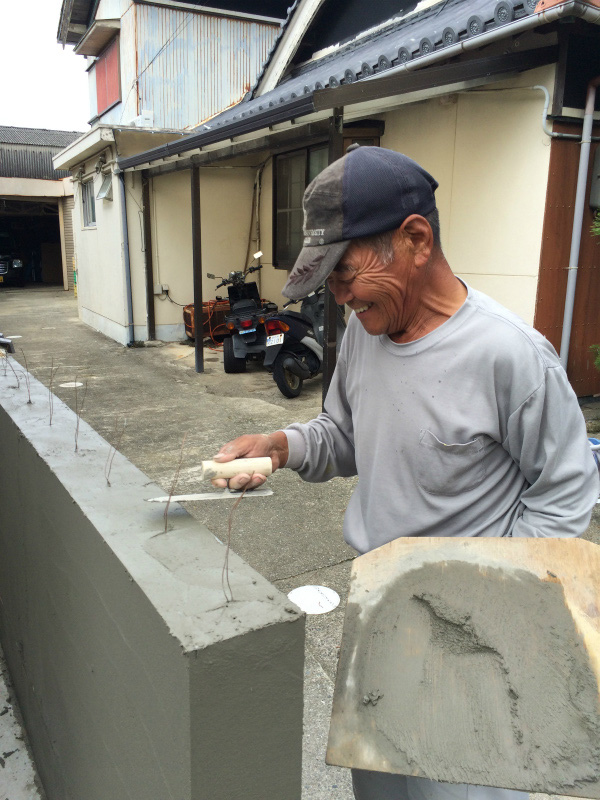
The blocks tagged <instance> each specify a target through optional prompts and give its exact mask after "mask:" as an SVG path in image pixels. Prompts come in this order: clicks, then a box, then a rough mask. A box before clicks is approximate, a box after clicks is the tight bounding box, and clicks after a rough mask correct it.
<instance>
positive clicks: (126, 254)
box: [119, 172, 134, 347]
mask: <svg viewBox="0 0 600 800" xmlns="http://www.w3.org/2000/svg"><path fill="white" fill-rule="evenodd" d="M119 195H120V200H121V232H122V235H123V257H124V260H125V298H126V300H127V347H131V345H132V344H133V342H134V332H133V296H132V292H131V264H130V261H129V227H128V225H127V199H126V195H125V173H124V172H119Z"/></svg>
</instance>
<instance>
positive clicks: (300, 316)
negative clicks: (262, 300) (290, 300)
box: [285, 309, 312, 326]
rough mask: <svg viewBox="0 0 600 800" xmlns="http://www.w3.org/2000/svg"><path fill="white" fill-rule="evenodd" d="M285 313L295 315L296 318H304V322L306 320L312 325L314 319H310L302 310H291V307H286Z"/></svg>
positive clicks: (290, 315)
mask: <svg viewBox="0 0 600 800" xmlns="http://www.w3.org/2000/svg"><path fill="white" fill-rule="evenodd" d="M285 313H286V315H287V316H289V317H295V318H296V319H300V320H302V322H306V324H307V325H311V326H312V320H310V319H309V318H308V317H307V316H306V314H302V313H301V312H300V311H290V310H289V309H286V312H285Z"/></svg>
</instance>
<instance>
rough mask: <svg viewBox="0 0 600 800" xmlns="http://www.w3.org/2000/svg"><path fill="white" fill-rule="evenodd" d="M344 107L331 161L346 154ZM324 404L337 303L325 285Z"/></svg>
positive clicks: (332, 130) (332, 135) (336, 114)
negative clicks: (343, 131)
mask: <svg viewBox="0 0 600 800" xmlns="http://www.w3.org/2000/svg"><path fill="white" fill-rule="evenodd" d="M343 113H344V109H343V108H335V109H334V110H333V116H332V117H330V118H329V163H330V164H332V163H333V162H334V161H337V159H338V158H341V157H342V156H343V155H344V137H343V133H342V128H343V124H344V116H343ZM323 334H324V336H323V405H325V397H326V396H327V391H328V389H329V384H330V383H331V378H332V377H333V371H334V369H335V362H336V340H337V305H336V302H335V298H334V296H333V294H332V293H331V292H330V291H329V287H328V286H326V287H325V323H324V331H323Z"/></svg>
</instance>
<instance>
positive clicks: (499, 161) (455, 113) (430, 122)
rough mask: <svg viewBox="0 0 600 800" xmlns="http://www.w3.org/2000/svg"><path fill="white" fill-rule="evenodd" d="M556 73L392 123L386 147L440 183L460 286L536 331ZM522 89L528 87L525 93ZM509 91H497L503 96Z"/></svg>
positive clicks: (528, 76) (409, 109)
mask: <svg viewBox="0 0 600 800" xmlns="http://www.w3.org/2000/svg"><path fill="white" fill-rule="evenodd" d="M540 83H541V84H544V85H545V86H547V87H548V89H549V90H550V92H552V89H553V84H554V67H553V66H548V67H543V68H540V69H537V70H532V71H530V72H527V73H523V74H522V75H520V76H519V77H518V78H516V79H513V80H511V81H507V82H504V83H502V84H494V85H493V87H490V89H492V91H490V90H489V89H488V90H485V91H483V92H478V93H475V92H470V93H463V94H457V95H452V96H450V97H448V98H443V99H432V100H429V101H425V102H422V103H418V104H415V105H412V106H410V105H409V106H403V107H402V109H400V110H398V111H395V112H390V113H388V114H386V117H385V120H386V131H385V135H384V136H383V137H382V141H381V144H382V145H383V146H384V147H389V148H391V149H393V150H399V151H401V152H404V153H406V154H407V155H409V156H411V157H412V158H414V159H416V160H417V161H419V162H420V163H421V164H422V165H423V166H424V167H425V168H426V169H428V170H429V171H430V172H431V173H432V174H433V175H434V177H435V178H436V179H437V180H438V181H439V183H440V187H439V189H438V191H437V199H438V206H439V209H440V218H441V225H442V244H443V247H444V250H445V253H446V256H447V258H448V260H449V262H450V264H451V266H452V268H453V269H454V271H455V272H456V274H457V275H459V276H460V277H461V278H463V279H464V280H465V281H467V283H469V284H471V285H472V286H473V287H475V288H477V289H480V290H481V291H484V292H486V293H488V294H490V295H491V296H492V297H494V298H495V299H496V300H498V301H499V302H501V303H502V304H503V305H505V306H507V307H508V308H510V309H511V310H513V311H515V312H516V313H518V314H519V315H520V316H521V317H523V318H524V319H525V320H526V321H527V322H529V323H532V322H533V316H534V311H535V296H536V287H537V276H538V268H539V257H540V246H541V236H542V223H543V216H544V206H545V197H546V185H547V180H548V165H549V159H550V139H549V138H548V137H547V136H546V135H545V134H544V133H543V131H542V128H541V115H542V110H543V105H544V102H543V95H542V93H541V92H540V91H532V90H531V89H529V88H525V87H529V86H532V85H535V84H540ZM518 87H523V88H518ZM501 88H504V89H507V91H496V90H497V89H501Z"/></svg>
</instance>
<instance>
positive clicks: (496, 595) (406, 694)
mask: <svg viewBox="0 0 600 800" xmlns="http://www.w3.org/2000/svg"><path fill="white" fill-rule="evenodd" d="M344 639H345V641H349V642H355V643H356V644H355V647H353V648H349V652H346V653H345V654H343V656H342V660H341V662H340V672H339V675H338V686H345V690H344V691H343V692H342V694H341V697H340V702H339V706H338V707H339V708H340V709H341V713H342V716H341V717H340V719H339V720H338V723H337V724H338V725H339V728H343V729H344V732H345V733H346V734H347V735H348V738H351V737H352V735H353V734H358V736H357V738H356V739H355V740H354V741H355V745H354V752H353V753H352V756H351V758H350V761H351V762H352V763H353V765H354V766H357V767H363V768H367V769H369V768H371V769H373V768H375V769H376V768H377V767H376V766H374V762H372V761H369V759H370V758H371V757H372V754H373V753H374V754H375V756H374V758H375V763H376V762H379V764H380V765H381V764H382V763H384V762H386V761H387V767H386V771H391V772H400V773H404V774H409V775H410V774H413V775H423V776H425V777H428V778H432V779H435V780H443V781H449V782H456V783H479V784H486V785H492V786H502V787H506V788H513V789H523V790H528V791H538V792H552V793H559V794H574V795H582V796H587V797H600V708H599V704H598V688H597V681H596V677H595V674H594V672H593V670H592V667H591V665H590V663H589V657H588V653H587V650H586V647H585V644H584V642H583V639H582V637H581V636H580V634H579V633H578V631H577V630H576V627H575V623H574V621H573V618H572V617H571V614H570V612H569V610H568V608H567V606H566V604H565V597H564V592H563V589H562V586H561V585H560V583H559V582H558V581H556V580H549V581H542V580H540V579H539V578H538V577H537V575H534V574H533V573H531V572H528V571H526V570H523V569H515V568H510V567H507V568H497V567H491V568H487V569H485V570H482V569H480V568H479V567H478V566H477V565H476V564H470V563H466V562H463V561H449V562H445V563H425V564H423V565H422V566H421V567H419V568H416V569H412V570H410V571H408V572H405V573H403V574H402V575H401V576H399V577H397V578H396V579H395V580H393V581H392V582H391V583H390V584H389V586H388V587H387V588H386V589H385V590H384V591H383V593H382V595H381V597H380V599H379V600H378V602H377V603H375V604H373V605H371V606H370V607H369V608H368V609H364V608H363V609H362V610H361V609H360V608H359V607H358V606H357V605H356V604H350V605H349V606H348V610H347V616H346V622H345V625H344ZM338 732H339V729H338ZM332 737H333V739H334V741H333V744H334V746H335V733H334V731H333V728H332ZM331 745H332V739H331V738H330V746H331ZM336 763H339V761H336ZM380 768H381V767H380Z"/></svg>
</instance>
